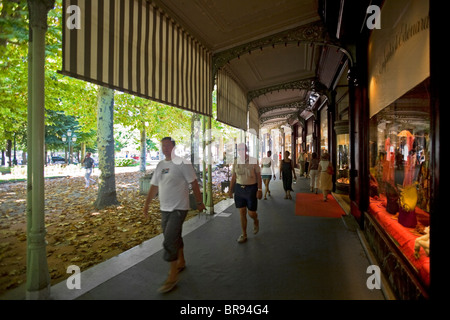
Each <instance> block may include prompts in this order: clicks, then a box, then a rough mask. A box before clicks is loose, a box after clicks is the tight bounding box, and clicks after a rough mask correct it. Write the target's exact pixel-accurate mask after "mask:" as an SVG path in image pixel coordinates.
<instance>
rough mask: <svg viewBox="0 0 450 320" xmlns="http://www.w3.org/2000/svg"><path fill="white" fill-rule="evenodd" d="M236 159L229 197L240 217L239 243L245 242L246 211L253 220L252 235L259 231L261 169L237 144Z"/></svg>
mask: <svg viewBox="0 0 450 320" xmlns="http://www.w3.org/2000/svg"><path fill="white" fill-rule="evenodd" d="M237 151H238V158H237V159H236V161H235V162H234V165H233V169H232V172H231V182H230V191H229V197H230V198H232V197H233V192H234V203H235V205H236V208H239V213H240V215H241V228H242V234H241V235H240V236H239V238H238V242H239V243H244V242H246V241H247V209H248V215H249V216H250V218H252V219H253V223H254V226H253V233H254V234H257V233H258V231H259V220H258V214H257V213H256V210H257V208H258V199H259V200H261V198H262V181H261V168H260V167H259V165H258V162H257V160H256V159H255V158H253V157H250V156H249V155H248V152H247V146H246V145H245V144H244V143H240V144H238V149H237Z"/></svg>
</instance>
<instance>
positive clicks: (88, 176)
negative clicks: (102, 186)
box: [81, 152, 95, 189]
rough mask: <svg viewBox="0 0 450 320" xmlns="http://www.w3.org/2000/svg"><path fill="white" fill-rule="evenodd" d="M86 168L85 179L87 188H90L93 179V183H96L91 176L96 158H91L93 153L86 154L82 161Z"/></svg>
mask: <svg viewBox="0 0 450 320" xmlns="http://www.w3.org/2000/svg"><path fill="white" fill-rule="evenodd" d="M81 164H82V165H83V166H84V169H85V173H84V181H85V182H86V185H85V188H86V189H87V188H89V186H90V184H91V181H92V184H95V180H94V179H92V178H91V174H92V171H93V170H94V167H95V164H94V159H92V158H91V153H90V152H88V153H86V156H85V157H84V159H83V161H82V163H81Z"/></svg>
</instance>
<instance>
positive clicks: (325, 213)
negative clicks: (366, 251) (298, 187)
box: [295, 193, 345, 218]
mask: <svg viewBox="0 0 450 320" xmlns="http://www.w3.org/2000/svg"><path fill="white" fill-rule="evenodd" d="M295 199H296V200H295V215H297V216H310V217H326V218H339V217H341V216H342V215H345V212H344V210H343V209H342V208H341V206H340V205H339V203H338V202H337V201H336V199H334V198H333V196H331V195H328V201H327V202H324V201H323V195H322V194H321V193H319V194H314V193H297V194H296V196H295Z"/></svg>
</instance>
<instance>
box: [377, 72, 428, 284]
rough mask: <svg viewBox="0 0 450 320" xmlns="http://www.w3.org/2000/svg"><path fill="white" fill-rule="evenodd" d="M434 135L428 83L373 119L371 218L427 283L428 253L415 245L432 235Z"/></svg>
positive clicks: (410, 92)
mask: <svg viewBox="0 0 450 320" xmlns="http://www.w3.org/2000/svg"><path fill="white" fill-rule="evenodd" d="M429 134H430V97H429V80H428V79H427V80H425V81H424V82H422V83H421V84H419V85H417V86H416V87H415V88H413V89H412V90H410V91H409V92H408V93H406V94H405V95H403V96H402V97H401V98H399V99H397V100H396V101H395V102H393V103H392V104H390V105H389V106H387V107H386V108H384V109H382V110H380V111H379V112H378V113H376V114H375V115H374V116H373V117H372V118H371V119H370V182H369V184H370V186H369V193H370V194H369V195H370V204H369V213H371V214H372V215H373V216H374V217H375V218H376V219H377V221H378V222H379V223H380V225H381V226H383V227H384V229H385V231H386V232H387V233H388V234H389V235H390V236H391V237H392V238H393V239H394V240H395V243H396V244H397V245H398V247H399V249H400V250H401V251H402V252H403V253H404V254H405V256H406V257H407V259H408V260H409V261H410V262H411V263H412V264H413V265H414V267H415V268H416V269H417V270H418V272H419V274H420V276H421V277H422V279H423V280H424V282H425V283H427V282H428V281H429V257H428V249H427V250H424V248H422V249H421V248H420V246H415V242H416V240H417V239H418V238H420V237H423V236H425V235H426V234H427V232H428V230H429V224H430V219H429V210H430V197H431V194H430V182H431V181H430V179H431V176H430V143H431V142H430V137H429ZM427 227H428V228H427ZM417 248H418V250H417ZM420 249H421V250H420ZM415 250H416V251H415Z"/></svg>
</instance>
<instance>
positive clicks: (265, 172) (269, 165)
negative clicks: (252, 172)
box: [261, 150, 276, 200]
mask: <svg viewBox="0 0 450 320" xmlns="http://www.w3.org/2000/svg"><path fill="white" fill-rule="evenodd" d="M271 156H272V151H270V150H269V151H267V157H265V158H263V159H262V161H261V169H262V170H261V178H262V180H263V182H264V185H265V186H266V189H265V191H264V200H267V194H269V196H270V190H269V183H270V179H272V176H273V180H275V179H276V176H275V170H274V163H273V160H272V158H271Z"/></svg>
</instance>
